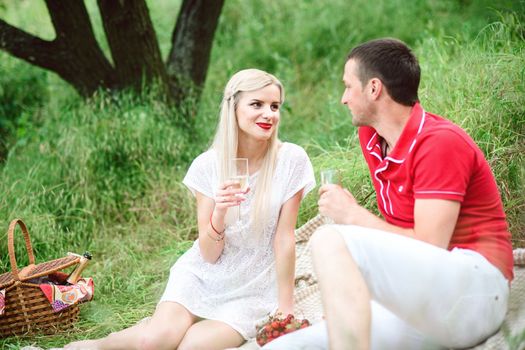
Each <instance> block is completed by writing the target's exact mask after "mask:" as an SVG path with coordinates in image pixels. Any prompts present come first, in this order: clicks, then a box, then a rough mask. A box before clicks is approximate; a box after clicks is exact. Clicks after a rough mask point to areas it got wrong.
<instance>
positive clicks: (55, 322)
mask: <svg viewBox="0 0 525 350" xmlns="http://www.w3.org/2000/svg"><path fill="white" fill-rule="evenodd" d="M17 225H19V226H20V228H21V229H22V233H23V235H24V240H25V245H26V250H27V254H28V256H29V265H28V266H26V267H24V268H22V269H21V270H19V269H18V266H17V262H16V256H15V247H14V232H15V228H16V226H17ZM7 245H8V251H9V260H10V262H11V271H10V272H6V273H4V274H2V275H0V290H4V291H5V309H4V311H5V312H4V314H3V315H0V338H4V337H8V336H12V335H27V334H33V333H45V334H50V333H55V332H56V331H58V330H63V329H66V328H69V327H71V326H72V325H73V324H74V323H75V322H76V321H77V319H78V313H79V307H78V305H71V306H70V307H68V308H67V309H64V310H63V311H60V312H55V311H54V310H53V308H52V306H51V304H50V303H49V301H48V300H47V299H46V297H45V295H44V293H43V292H42V291H41V290H40V288H39V285H38V283H33V281H31V280H32V279H35V278H38V277H42V276H47V275H49V274H51V273H53V272H57V271H60V270H63V269H65V268H67V267H69V266H72V265H75V264H78V262H79V260H80V258H79V257H78V256H74V255H69V256H66V257H63V258H59V259H55V260H51V261H47V262H44V263H40V264H35V257H34V255H33V247H32V246H31V240H30V239H29V232H28V231H27V227H26V225H25V224H24V222H23V221H22V220H20V219H15V220H13V221H11V224H10V225H9V229H8V231H7Z"/></svg>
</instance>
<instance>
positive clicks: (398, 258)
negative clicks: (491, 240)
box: [264, 225, 509, 350]
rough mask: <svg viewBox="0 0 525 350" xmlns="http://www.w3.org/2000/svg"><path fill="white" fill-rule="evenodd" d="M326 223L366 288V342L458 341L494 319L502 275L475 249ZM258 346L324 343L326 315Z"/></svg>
mask: <svg viewBox="0 0 525 350" xmlns="http://www.w3.org/2000/svg"><path fill="white" fill-rule="evenodd" d="M329 228H331V229H335V230H336V231H338V232H339V233H340V234H341V236H342V237H343V238H344V241H345V243H346V246H347V248H348V250H349V252H350V254H351V256H352V258H353V259H354V261H355V262H356V263H357V265H358V266H359V269H360V271H361V273H362V275H363V277H364V279H365V281H366V283H367V285H368V288H369V290H370V293H371V295H372V299H373V301H372V305H371V307H372V324H371V347H372V349H374V350H384V349H389V350H390V349H399V350H401V349H402V350H409V349H443V348H466V347H470V346H474V345H476V344H478V343H480V342H482V341H483V340H484V339H486V338H488V337H489V336H490V335H492V334H494V333H495V332H496V331H497V330H498V329H499V327H500V326H501V324H502V322H503V319H504V318H505V314H506V312H507V301H508V295H509V286H508V281H507V280H506V279H505V277H504V276H503V274H502V273H501V272H500V271H499V270H498V269H497V268H496V267H494V266H493V265H492V264H491V263H489V262H488V261H487V260H486V259H485V258H484V257H483V256H482V255H480V254H478V253H476V252H474V251H472V250H467V249H453V250H452V251H448V250H445V249H441V248H438V247H436V246H433V245H431V244H427V243H424V242H421V241H418V240H416V239H412V238H407V237H404V236H401V235H398V234H393V233H389V232H383V231H379V230H374V229H369V228H364V227H360V226H353V225H330V226H329ZM321 234H322V232H321ZM339 276H340V278H341V279H342V278H344V277H345V271H340V272H339ZM264 349H272V350H275V349H287V350H294V349H312V350H313V349H328V336H327V330H326V323H325V322H320V323H318V324H315V325H313V326H312V327H308V328H305V329H302V330H299V331H296V332H293V333H291V334H288V335H286V336H283V337H280V338H278V339H276V340H274V341H272V342H270V343H269V344H267V345H266V346H265V347H264Z"/></svg>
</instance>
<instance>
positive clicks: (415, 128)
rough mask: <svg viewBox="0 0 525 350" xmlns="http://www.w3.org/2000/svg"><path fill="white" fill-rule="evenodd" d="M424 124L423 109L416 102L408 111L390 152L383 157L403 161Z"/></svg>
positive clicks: (397, 161)
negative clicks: (407, 116) (404, 123)
mask: <svg viewBox="0 0 525 350" xmlns="http://www.w3.org/2000/svg"><path fill="white" fill-rule="evenodd" d="M424 124H425V111H424V110H423V108H422V107H421V105H420V104H419V102H416V104H415V105H414V107H412V111H411V112H410V117H409V118H408V122H407V124H406V125H405V128H404V129H403V132H402V133H401V136H400V137H399V140H398V141H397V143H396V145H395V147H394V149H393V150H392V153H390V154H389V155H388V156H387V157H385V159H388V160H390V161H392V162H394V163H403V162H404V161H405V158H406V157H407V155H408V154H409V153H410V152H411V151H412V149H413V148H414V146H415V145H416V136H417V135H418V134H419V133H420V132H421V130H422V129H423V125H424Z"/></svg>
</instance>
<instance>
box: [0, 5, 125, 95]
mask: <svg viewBox="0 0 525 350" xmlns="http://www.w3.org/2000/svg"><path fill="white" fill-rule="evenodd" d="M46 5H47V7H48V10H49V14H50V16H51V21H52V23H53V26H54V28H55V33H56V37H55V39H54V40H52V41H46V40H42V39H40V38H38V37H35V36H33V35H31V34H29V33H26V32H24V31H22V30H20V29H18V28H16V27H13V26H11V25H9V24H8V23H6V22H4V21H2V20H0V48H2V49H5V50H6V51H7V52H9V53H11V54H12V55H14V56H16V57H18V58H21V59H23V60H25V61H27V62H29V63H31V64H34V65H37V66H39V67H42V68H45V69H49V70H51V71H54V72H55V73H57V74H58V75H59V76H60V77H62V79H64V80H66V81H67V82H69V83H70V84H71V85H73V86H74V87H75V89H76V90H77V91H78V92H79V93H80V94H81V95H83V96H90V95H92V94H93V93H94V92H95V91H96V90H97V89H98V88H99V87H105V88H112V87H114V86H115V82H116V77H115V74H114V71H113V68H112V67H111V64H110V63H109V61H108V60H107V59H106V57H105V56H104V54H103V53H102V51H101V50H100V48H99V46H98V44H97V42H96V39H95V35H94V33H93V29H92V27H91V22H90V21H89V15H88V13H87V10H86V7H85V5H84V2H83V1H82V0H68V1H62V0H46Z"/></svg>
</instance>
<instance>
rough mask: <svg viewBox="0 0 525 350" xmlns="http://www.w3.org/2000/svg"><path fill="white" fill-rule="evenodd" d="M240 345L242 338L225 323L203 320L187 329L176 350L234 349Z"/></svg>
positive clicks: (242, 341)
mask: <svg viewBox="0 0 525 350" xmlns="http://www.w3.org/2000/svg"><path fill="white" fill-rule="evenodd" d="M242 343H244V338H243V337H242V336H241V335H240V334H239V332H237V331H236V330H235V329H233V328H232V327H231V326H229V325H227V324H226V323H224V322H220V321H213V320H203V321H200V322H197V323H195V324H193V325H192V326H191V327H190V329H188V331H187V332H186V335H185V336H184V338H183V339H182V342H181V343H180V346H179V347H178V350H215V349H217V350H219V349H226V348H236V347H238V346H240V345H241V344H242Z"/></svg>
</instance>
